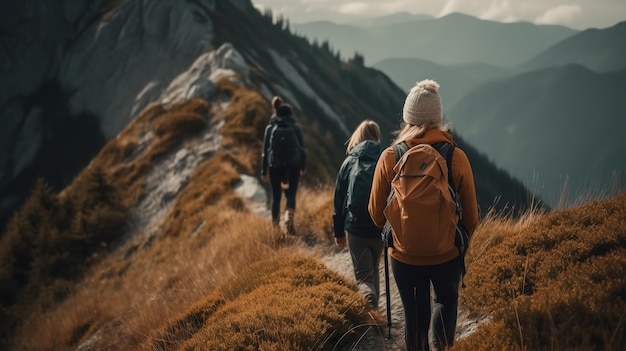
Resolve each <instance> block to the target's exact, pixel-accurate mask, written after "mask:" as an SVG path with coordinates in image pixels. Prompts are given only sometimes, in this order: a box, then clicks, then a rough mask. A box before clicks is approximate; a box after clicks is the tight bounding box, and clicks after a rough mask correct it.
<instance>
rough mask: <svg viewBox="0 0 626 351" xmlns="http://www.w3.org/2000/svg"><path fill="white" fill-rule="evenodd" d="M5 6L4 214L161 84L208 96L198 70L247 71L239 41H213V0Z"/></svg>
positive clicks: (95, 146)
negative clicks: (218, 44)
mask: <svg viewBox="0 0 626 351" xmlns="http://www.w3.org/2000/svg"><path fill="white" fill-rule="evenodd" d="M237 3H238V6H240V7H241V8H246V7H249V8H251V5H250V3H249V2H247V1H238V2H237ZM0 6H1V8H0V38H1V41H2V44H3V45H2V47H3V49H2V51H0V72H1V75H2V79H0V118H1V123H2V128H0V193H2V200H1V202H0V212H2V214H3V215H2V220H1V222H4V220H6V215H7V212H8V211H9V210H11V209H12V208H14V207H15V205H17V204H18V203H19V201H20V199H21V198H22V197H23V196H24V195H25V191H27V190H26V189H28V188H29V187H30V185H31V184H32V182H33V181H34V180H35V178H36V177H39V176H43V177H45V178H46V179H47V180H48V181H49V182H51V183H52V185H54V186H57V187H61V186H63V185H64V184H66V183H67V181H68V180H70V179H71V177H72V176H73V174H74V171H75V170H77V169H79V168H80V167H82V166H84V164H85V163H86V162H88V160H89V159H90V158H91V157H92V156H93V154H94V153H95V152H97V151H98V150H99V148H100V147H102V145H103V144H104V142H105V141H106V140H108V139H109V138H112V137H114V136H115V135H116V134H117V133H118V132H119V131H120V130H121V129H122V128H123V127H124V126H126V125H127V123H128V122H129V120H130V119H131V117H132V116H133V115H134V114H136V113H137V112H138V111H140V110H141V109H143V108H144V107H145V106H146V105H147V104H148V103H150V102H152V101H155V100H158V99H160V98H161V95H162V94H163V93H164V92H166V95H167V99H169V100H172V99H177V98H182V97H185V96H186V95H189V94H196V95H197V94H210V91H211V88H210V84H209V83H208V82H207V80H206V78H201V77H200V76H201V75H203V76H204V77H207V78H209V77H210V75H211V73H210V72H211V71H215V70H217V69H218V66H220V65H221V66H222V67H225V68H233V67H235V68H239V69H240V70H242V71H243V72H244V74H245V70H246V69H247V67H246V66H245V63H242V61H241V59H240V56H238V54H233V53H232V47H228V46H227V47H224V48H222V49H221V51H215V50H216V49H217V48H214V47H212V46H211V43H212V41H213V39H214V27H213V24H212V21H211V16H210V13H211V12H212V11H215V1H214V0H198V1H185V2H181V1H177V0H163V1H148V0H141V1H124V2H120V1H118V2H112V1H61V2H54V3H52V2H49V1H46V0H39V1H29V2H3V3H2V5H0ZM216 57H219V58H220V59H219V60H215V61H214V59H215V58H216ZM202 60H204V61H202ZM207 60H208V61H210V64H206V62H207ZM194 62H196V64H195V65H193V66H192V64H194ZM203 62H204V63H203ZM232 62H235V63H232ZM190 66H192V69H191V70H190V71H189V72H187V70H188V69H190ZM205 66H206V67H205ZM207 67H208V68H207ZM207 69H208V70H209V73H208V74H207ZM203 70H204V71H203ZM184 72H187V73H184ZM177 77H178V79H177V80H176V78H177ZM203 79H205V80H204V81H203ZM188 84H192V85H193V89H192V91H188V90H189V88H188V87H187V86H186V85H188ZM207 89H208V90H207Z"/></svg>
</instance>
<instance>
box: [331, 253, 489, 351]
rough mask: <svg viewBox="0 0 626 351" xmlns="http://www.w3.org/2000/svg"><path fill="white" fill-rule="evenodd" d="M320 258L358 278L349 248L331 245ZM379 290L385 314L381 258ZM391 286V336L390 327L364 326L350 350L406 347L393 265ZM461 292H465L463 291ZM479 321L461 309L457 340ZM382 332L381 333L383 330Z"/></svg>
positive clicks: (361, 350)
mask: <svg viewBox="0 0 626 351" xmlns="http://www.w3.org/2000/svg"><path fill="white" fill-rule="evenodd" d="M320 259H321V260H322V262H324V264H326V266H327V267H328V268H330V269H332V270H334V271H336V272H338V273H340V274H342V275H343V276H345V277H346V279H348V280H351V281H353V282H354V281H355V278H354V271H353V268H352V261H351V259H350V252H349V251H348V250H347V249H345V250H339V249H330V250H329V251H328V252H326V253H324V254H322V255H321V257H320ZM379 274H380V277H381V279H380V283H381V286H380V291H381V296H380V299H379V302H378V310H379V311H380V312H381V313H382V314H383V315H385V313H386V306H385V305H386V294H385V285H384V284H385V279H384V276H385V275H384V265H383V262H381V265H380V272H379ZM389 288H390V289H389V290H390V296H391V325H392V328H391V339H387V338H386V336H387V327H385V328H384V329H383V330H378V329H377V328H371V329H369V331H368V328H367V327H363V331H364V332H366V331H367V333H366V334H365V335H364V337H363V338H362V339H361V340H360V341H359V343H358V344H357V345H353V346H352V347H351V348H349V350H351V351H352V350H355V351H357V350H358V351H380V350H392V351H398V350H405V348H404V311H403V308H402V301H401V300H400V295H399V294H398V289H397V288H396V284H395V281H394V278H393V273H392V272H391V268H389ZM460 293H461V294H462V293H463V292H462V291H460ZM478 324H480V322H477V321H472V320H469V319H468V318H466V317H465V315H464V313H463V311H462V310H460V311H459V317H458V322H457V330H456V334H457V338H456V339H457V340H459V339H462V338H463V337H465V336H467V335H469V334H471V333H472V332H473V331H474V330H475V329H476V327H477V325H478ZM381 333H382V334H381Z"/></svg>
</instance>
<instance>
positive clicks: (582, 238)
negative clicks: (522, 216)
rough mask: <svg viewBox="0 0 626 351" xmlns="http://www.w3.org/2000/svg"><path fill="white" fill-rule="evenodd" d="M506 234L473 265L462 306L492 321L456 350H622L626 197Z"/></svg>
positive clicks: (625, 338)
mask: <svg viewBox="0 0 626 351" xmlns="http://www.w3.org/2000/svg"><path fill="white" fill-rule="evenodd" d="M499 229H500V227H498V226H497V225H494V226H493V227H490V228H483V230H484V231H483V233H485V234H484V235H488V234H486V233H487V232H489V231H491V232H493V233H494V234H493V235H498V234H495V233H497V232H498V231H499ZM509 233H511V234H512V235H510V236H506V237H501V239H500V240H501V241H500V242H499V243H496V244H494V245H493V246H492V247H491V248H489V249H488V250H486V251H485V252H484V253H483V254H482V255H481V256H480V257H479V258H477V259H476V260H475V261H473V262H471V264H470V265H469V267H468V268H469V269H468V275H467V277H466V281H467V285H468V288H467V289H466V290H465V291H463V292H462V305H463V306H464V307H465V308H467V309H468V311H469V312H470V314H471V315H472V316H474V317H476V318H478V317H479V316H481V315H483V316H484V315H485V314H487V315H489V316H490V317H491V320H492V322H491V323H486V324H484V325H483V326H482V327H481V328H482V329H484V330H486V331H483V332H477V333H475V334H473V335H470V336H469V337H468V338H466V339H464V340H462V341H461V342H459V345H458V349H460V350H486V349H488V345H493V344H494V343H496V342H499V343H500V345H501V349H507V350H527V349H529V350H548V349H549V350H573V349H576V350H623V347H624V344H626V312H625V311H626V193H624V194H622V195H621V196H617V197H615V198H612V199H606V200H601V201H592V202H589V203H587V204H586V205H583V206H580V207H578V208H572V209H567V210H560V211H557V212H554V213H551V214H547V215H545V216H541V217H540V218H538V219H537V220H536V221H534V223H532V224H529V225H528V226H526V227H525V228H524V229H523V230H519V231H517V232H515V231H512V232H509ZM485 335H488V337H485ZM455 349H456V348H455Z"/></svg>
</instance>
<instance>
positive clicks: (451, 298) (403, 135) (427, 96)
mask: <svg viewBox="0 0 626 351" xmlns="http://www.w3.org/2000/svg"><path fill="white" fill-rule="evenodd" d="M438 88H439V85H438V84H437V83H436V82H434V81H430V80H426V81H422V82H418V83H417V84H416V86H415V87H413V88H412V89H411V91H410V92H409V94H408V95H407V98H406V100H405V104H404V107H403V115H402V117H403V121H404V122H405V125H404V127H403V128H402V129H401V130H400V132H399V134H398V137H397V138H396V140H395V141H394V146H392V147H389V148H387V149H386V150H385V151H383V154H382V155H381V158H380V161H379V162H378V164H377V166H376V171H375V173H374V180H373V183H372V192H371V196H370V202H369V211H370V214H371V216H372V219H373V221H374V223H376V225H377V226H378V227H379V228H382V227H383V226H384V225H385V223H386V222H387V220H389V222H390V223H391V222H392V221H404V220H407V219H408V220H409V221H410V222H412V223H415V222H419V221H427V222H430V220H431V219H432V217H433V216H434V217H436V218H438V220H440V223H437V221H435V224H434V225H432V226H429V227H428V228H421V229H417V228H419V226H416V228H413V227H412V226H411V225H407V226H406V227H403V226H402V225H398V223H396V224H395V225H394V226H392V234H393V238H394V240H393V247H391V248H390V249H389V254H390V256H391V268H392V270H393V274H394V278H395V281H396V285H397V286H398V291H399V293H400V297H401V299H402V304H403V307H404V312H405V314H404V316H405V339H406V347H407V350H428V349H429V337H428V334H429V333H428V332H429V329H431V330H432V332H433V335H434V338H432V339H431V340H430V343H431V344H432V346H433V347H434V348H435V349H439V348H441V349H443V348H444V347H449V346H452V344H453V342H454V333H455V328H456V319H457V303H458V302H457V301H458V289H459V283H460V280H461V274H462V270H463V267H464V266H463V262H462V257H461V254H460V252H459V250H458V249H457V248H456V247H455V244H454V240H453V237H452V238H451V239H452V240H450V239H447V238H445V237H440V236H439V237H438V236H437V235H438V233H442V232H443V233H448V232H450V234H449V235H454V229H455V226H456V225H457V218H458V217H457V216H451V217H446V218H447V219H444V217H442V214H444V213H454V208H453V207H454V205H452V202H450V201H447V200H446V201H440V199H444V198H446V197H447V196H448V195H449V194H450V192H449V189H448V186H447V185H448V184H446V183H447V179H448V178H447V177H443V176H444V175H445V174H444V172H445V173H447V172H448V165H447V161H446V160H444V159H442V158H441V157H439V155H438V151H437V150H435V149H433V148H432V147H431V146H432V145H437V144H439V143H448V144H451V145H455V143H454V140H453V139H452V136H451V135H450V134H449V133H448V132H447V128H446V126H445V125H443V114H442V106H441V100H440V97H439V93H438ZM401 143H406V144H407V145H408V147H409V148H420V149H423V150H427V151H428V152H430V154H431V156H432V158H431V160H435V159H436V161H427V160H426V159H424V158H421V157H420V158H411V157H410V156H408V157H405V158H403V159H401V160H400V162H399V163H398V164H397V163H396V154H395V150H394V149H395V145H399V144H401ZM455 146H456V145H455ZM415 150H417V149H415ZM420 151H421V150H420ZM409 153H410V151H409ZM403 162H408V163H409V164H408V165H406V164H402V163H403ZM450 165H451V167H452V178H453V182H452V183H453V185H454V187H455V190H456V191H457V192H458V194H459V198H460V203H461V209H462V212H461V215H460V217H461V224H463V225H464V226H465V227H466V228H467V231H468V234H469V235H470V236H471V235H472V233H473V231H474V229H475V228H476V226H477V224H478V205H477V203H476V193H475V189H474V178H473V174H472V169H471V166H470V163H469V160H468V159H467V156H466V155H465V153H464V152H463V151H462V150H461V149H459V148H458V147H455V148H454V150H453V153H452V154H451V160H450ZM431 167H432V168H431ZM404 169H410V172H408V173H411V174H404V173H403V172H404V171H403V170H404ZM430 171H432V172H430ZM426 173H427V174H428V177H431V178H430V179H431V180H432V179H435V178H437V182H438V184H439V189H438V190H436V191H435V192H434V193H435V194H436V195H437V194H438V195H439V196H434V197H431V198H429V199H425V201H426V202H427V204H426V205H429V206H432V209H430V210H428V211H422V210H419V211H416V210H415V209H410V206H414V205H416V206H419V205H417V204H419V202H420V201H421V200H422V199H415V200H414V201H413V200H412V198H410V197H407V198H404V199H402V201H405V202H406V203H402V202H393V201H392V202H390V203H389V205H388V199H389V198H390V197H389V195H390V193H391V192H392V189H394V190H396V191H406V190H405V189H408V188H410V184H408V183H411V182H413V180H415V179H417V178H419V177H424V176H425V174H426ZM399 177H402V178H403V179H402V180H399ZM412 178H415V179H412ZM444 178H445V180H444ZM394 179H395V181H396V182H402V181H404V180H406V182H407V184H406V187H405V186H404V185H403V184H395V186H392V183H393V182H394ZM423 185H424V186H428V185H429V184H423ZM416 193H418V192H416ZM404 195H406V194H404V193H403V194H401V197H403V196H404ZM416 196H419V195H416ZM407 208H408V209H407ZM427 212H428V214H426V213H427ZM408 217H410V218H408ZM394 227H395V228H394ZM447 229H450V230H447ZM424 231H428V233H425V232H424ZM425 237H430V238H431V239H432V240H433V241H434V242H435V244H436V242H437V241H438V240H440V239H441V240H442V241H441V243H442V245H441V246H440V247H437V249H436V250H433V252H430V253H427V252H423V251H419V250H421V249H422V248H420V245H421V244H423V240H424V238H425ZM418 241H419V242H418ZM396 246H398V247H396ZM409 246H411V248H409ZM433 246H437V245H433ZM413 249H415V250H413ZM431 286H432V291H433V292H434V297H433V299H432V301H434V308H431ZM415 311H417V313H416V312H415Z"/></svg>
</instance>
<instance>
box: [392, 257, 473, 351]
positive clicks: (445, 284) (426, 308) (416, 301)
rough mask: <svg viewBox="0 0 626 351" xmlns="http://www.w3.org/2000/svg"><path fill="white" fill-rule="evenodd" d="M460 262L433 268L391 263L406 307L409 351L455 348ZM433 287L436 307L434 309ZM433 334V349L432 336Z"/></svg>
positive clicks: (407, 345) (457, 259) (406, 334)
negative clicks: (429, 336)
mask: <svg viewBox="0 0 626 351" xmlns="http://www.w3.org/2000/svg"><path fill="white" fill-rule="evenodd" d="M459 260H460V258H455V259H454V260H452V261H448V262H446V263H442V264H438V265H432V266H413V265H409V264H405V263H402V262H399V261H396V260H395V259H393V258H392V259H391V269H392V270H393V275H394V278H395V280H396V285H397V286H398V291H399V292H400V298H401V299H402V305H403V306H404V319H405V330H404V331H405V340H406V347H407V350H408V351H414V350H430V349H431V346H432V347H433V349H436V350H438V349H441V350H443V349H444V347H445V346H448V347H449V346H452V344H453V341H454V333H455V329H456V319H457V303H458V296H459V281H460V277H461V263H460V261H459ZM431 284H432V289H433V294H434V295H433V298H432V301H433V302H434V307H433V306H431ZM429 329H430V331H431V340H430V341H431V345H429V342H428V332H429Z"/></svg>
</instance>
